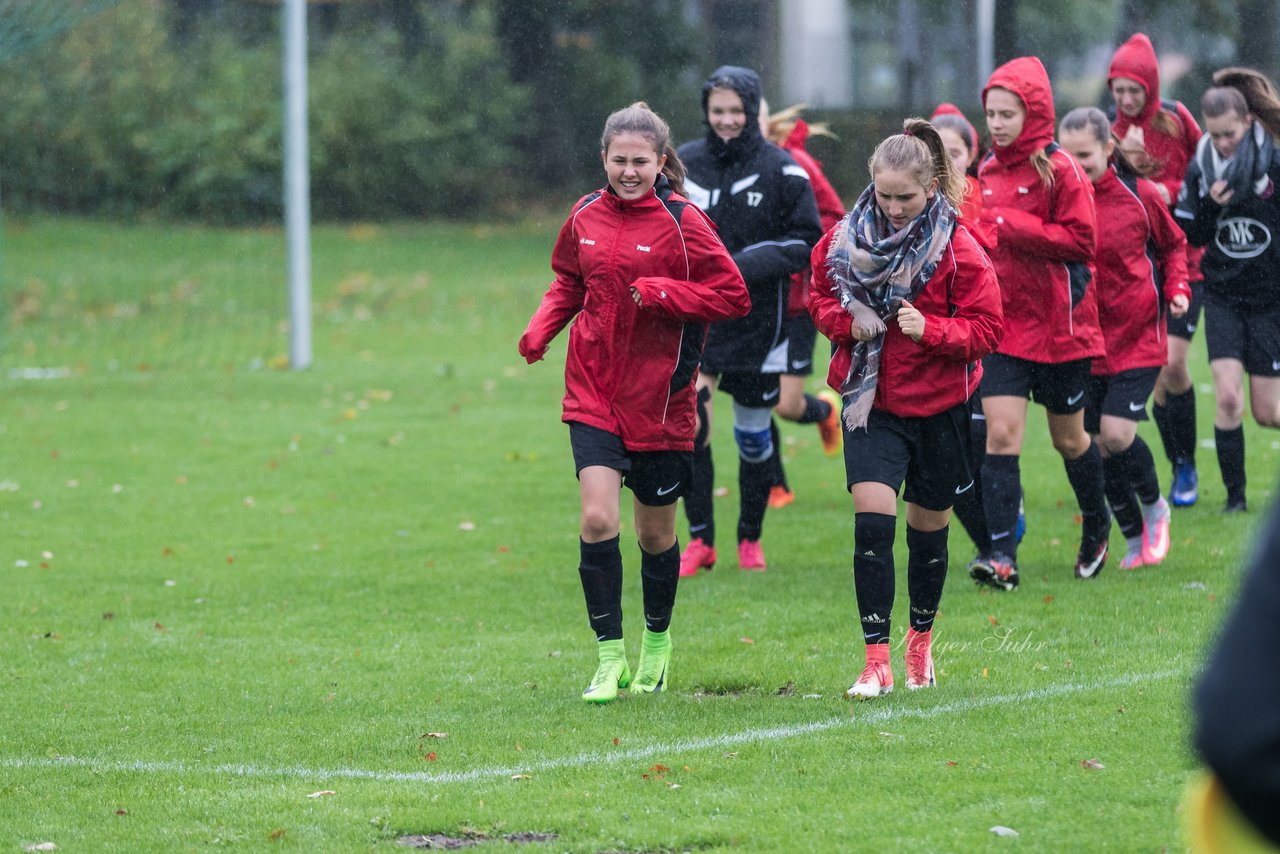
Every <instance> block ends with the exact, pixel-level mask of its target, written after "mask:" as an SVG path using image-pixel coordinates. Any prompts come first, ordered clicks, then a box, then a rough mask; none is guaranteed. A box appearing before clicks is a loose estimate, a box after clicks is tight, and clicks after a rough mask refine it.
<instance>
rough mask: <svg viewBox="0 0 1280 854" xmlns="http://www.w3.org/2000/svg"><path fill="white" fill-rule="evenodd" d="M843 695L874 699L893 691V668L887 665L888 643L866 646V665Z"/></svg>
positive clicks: (851, 697)
mask: <svg viewBox="0 0 1280 854" xmlns="http://www.w3.org/2000/svg"><path fill="white" fill-rule="evenodd" d="M844 693H845V696H846V697H849V698H850V699H852V700H874V699H875V698H876V697H883V696H884V695H885V694H892V693H893V670H891V669H890V667H889V645H888V644H887V643H877V644H872V645H871V646H869V647H867V666H866V667H865V668H863V670H862V675H861V676H859V677H858V681H857V682H854V683H853V687H851V688H850V689H849V690H848V691H845V692H844Z"/></svg>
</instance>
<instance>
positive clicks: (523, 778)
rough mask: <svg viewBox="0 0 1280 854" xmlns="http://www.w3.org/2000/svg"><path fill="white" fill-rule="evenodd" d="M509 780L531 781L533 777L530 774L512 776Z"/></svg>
mask: <svg viewBox="0 0 1280 854" xmlns="http://www.w3.org/2000/svg"><path fill="white" fill-rule="evenodd" d="M511 779H512V780H532V779H533V775H532V774H512V775H511Z"/></svg>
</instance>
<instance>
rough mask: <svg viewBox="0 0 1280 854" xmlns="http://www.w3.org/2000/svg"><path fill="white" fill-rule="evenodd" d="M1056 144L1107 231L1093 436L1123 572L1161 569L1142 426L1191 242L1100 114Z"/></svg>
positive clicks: (1162, 506)
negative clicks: (1102, 350)
mask: <svg viewBox="0 0 1280 854" xmlns="http://www.w3.org/2000/svg"><path fill="white" fill-rule="evenodd" d="M1058 139H1059V140H1060V141H1061V143H1062V147H1063V148H1064V149H1066V151H1067V152H1068V153H1069V154H1070V155H1071V156H1072V157H1074V158H1075V159H1076V160H1077V161H1078V162H1079V163H1080V166H1081V168H1083V169H1084V171H1085V174H1086V175H1088V176H1089V180H1090V181H1092V182H1093V198H1094V203H1095V204H1096V205H1097V210H1098V219H1099V221H1101V222H1105V223H1107V227H1106V228H1104V229H1099V230H1098V252H1097V255H1096V256H1095V258H1094V267H1095V270H1096V272H1097V291H1098V322H1099V324H1100V325H1101V326H1102V337H1103V340H1104V342H1105V344H1106V348H1107V354H1106V356H1104V357H1102V358H1098V359H1094V360H1093V366H1092V374H1093V375H1092V377H1091V379H1090V383H1089V391H1088V393H1087V394H1086V395H1085V400H1086V401H1087V403H1086V406H1085V412H1084V422H1085V429H1086V430H1088V431H1089V433H1090V434H1091V435H1092V436H1093V437H1094V441H1095V442H1096V443H1097V445H1098V449H1099V451H1100V452H1101V453H1102V470H1103V474H1104V475H1105V477H1106V487H1107V500H1108V502H1109V503H1110V505H1111V512H1112V514H1114V516H1115V519H1116V522H1117V523H1119V525H1120V532H1121V533H1122V534H1124V537H1125V540H1126V541H1127V542H1128V554H1126V555H1125V556H1124V558H1122V559H1121V561H1120V568H1121V569H1137V568H1138V567H1140V566H1154V565H1156V564H1159V563H1161V562H1163V561H1164V559H1165V557H1166V555H1168V553H1169V517H1170V513H1169V503H1168V502H1167V501H1165V499H1164V496H1163V495H1161V494H1160V479H1159V477H1158V476H1157V475H1156V464H1155V460H1154V459H1153V458H1152V456H1151V449H1150V448H1148V447H1147V443H1146V442H1144V441H1143V440H1142V437H1141V436H1139V435H1138V422H1139V421H1145V420H1147V398H1149V397H1150V396H1151V392H1152V390H1153V389H1154V388H1155V384H1156V376H1157V375H1158V374H1159V373H1160V367H1161V366H1162V365H1163V364H1164V363H1165V361H1166V360H1167V359H1168V354H1169V346H1168V344H1167V343H1166V342H1165V334H1166V333H1165V319H1164V318H1165V307H1166V306H1168V310H1169V313H1170V314H1172V315H1177V316H1181V315H1183V314H1185V313H1186V311H1187V306H1188V305H1189V304H1190V301H1191V288H1190V287H1189V286H1188V285H1187V239H1186V237H1185V236H1184V235H1183V233H1182V229H1180V228H1178V226H1177V224H1176V223H1175V222H1174V221H1173V215H1172V214H1170V213H1169V209H1168V207H1166V206H1165V203H1164V199H1163V198H1162V197H1161V196H1160V192H1159V191H1158V190H1157V189H1156V186H1155V184H1154V183H1152V182H1151V181H1148V180H1146V179H1144V178H1139V177H1138V176H1137V174H1135V173H1134V171H1133V167H1132V165H1130V163H1129V161H1128V159H1127V158H1125V156H1124V154H1123V152H1121V151H1119V150H1118V149H1117V148H1116V143H1115V139H1114V137H1112V135H1111V122H1109V121H1108V120H1107V117H1106V115H1105V114H1104V113H1103V112H1102V110H1099V109H1098V108H1097V107H1080V108H1078V109H1075V110H1072V111H1071V112H1069V113H1067V115H1066V116H1065V117H1063V119H1062V126H1061V129H1060V130H1059V132H1058Z"/></svg>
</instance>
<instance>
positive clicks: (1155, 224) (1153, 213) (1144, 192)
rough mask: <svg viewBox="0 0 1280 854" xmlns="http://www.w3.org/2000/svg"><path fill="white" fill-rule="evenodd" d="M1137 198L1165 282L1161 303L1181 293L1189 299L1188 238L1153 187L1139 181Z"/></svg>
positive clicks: (1169, 300)
mask: <svg viewBox="0 0 1280 854" xmlns="http://www.w3.org/2000/svg"><path fill="white" fill-rule="evenodd" d="M1138 198H1140V199H1141V200H1142V204H1143V207H1145V208H1146V209H1147V221H1148V222H1150V223H1151V240H1152V242H1154V243H1155V245H1156V256H1157V259H1156V260H1157V261H1158V262H1159V264H1160V277H1161V278H1162V279H1163V280H1164V301H1165V302H1166V303H1169V302H1173V298H1174V297H1176V296H1178V295H1179V294H1181V295H1182V296H1185V297H1187V298H1188V299H1190V298H1191V286H1190V285H1188V284H1187V236H1186V235H1185V234H1183V233H1182V229H1180V228H1178V224H1177V223H1176V222H1174V221H1173V214H1171V213H1169V209H1168V208H1167V207H1165V205H1164V199H1162V198H1160V194H1159V193H1158V192H1157V191H1156V189H1155V187H1154V186H1151V185H1148V183H1147V182H1145V181H1139V182H1138Z"/></svg>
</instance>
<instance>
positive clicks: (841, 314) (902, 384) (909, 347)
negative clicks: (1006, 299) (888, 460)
mask: <svg viewBox="0 0 1280 854" xmlns="http://www.w3.org/2000/svg"><path fill="white" fill-rule="evenodd" d="M833 232H834V230H833V231H828V232H827V233H826V235H824V236H823V238H822V240H821V241H820V242H819V243H818V245H817V246H816V247H814V250H813V256H812V257H813V287H812V288H811V289H810V291H809V313H810V314H811V315H813V322H814V325H815V326H817V327H818V330H819V331H820V332H822V334H823V335H825V336H827V338H829V339H831V343H833V344H835V345H836V347H835V352H834V353H833V354H832V355H831V365H830V367H829V368H828V370H827V384H828V385H829V386H831V387H832V388H834V389H836V390H837V391H839V390H840V384H841V383H842V382H844V379H845V377H847V376H848V375H849V363H850V362H851V361H852V357H853V347H854V345H855V344H856V343H857V342H856V341H854V339H853V337H852V336H851V335H850V334H849V325H850V320H851V319H852V318H851V317H850V315H849V312H847V311H845V309H844V308H843V307H842V306H841V305H840V298H839V296H838V295H837V293H836V291H835V286H834V283H833V282H832V281H831V279H830V278H829V277H828V275H827V253H828V252H829V251H830V246H831V241H832V236H833ZM912 304H913V305H914V306H915V307H916V308H918V309H919V310H920V313H921V314H923V315H924V316H925V325H924V336H923V337H922V338H921V339H920V340H919V341H912V340H911V339H910V338H909V337H907V335H905V334H904V333H903V331H902V330H901V329H900V328H899V327H898V321H897V320H896V319H890V320H889V321H887V325H888V329H886V330H885V333H884V349H883V350H881V353H880V373H879V375H878V377H877V381H876V399H875V403H874V404H873V406H874V407H875V408H876V409H880V410H882V411H884V412H888V413H890V414H892V415H897V416H899V417H903V418H921V417H924V416H928V415H937V414H938V413H939V412H945V411H946V410H948V409H950V408H951V407H953V406H955V405H957V404H960V403H964V402H965V401H966V400H968V399H969V397H970V396H971V395H972V394H973V392H974V391H975V390H976V389H977V388H978V381H979V380H980V379H982V363H981V362H978V361H977V360H978V359H981V358H982V357H983V356H985V355H987V354H988V353H991V352H994V351H995V348H996V345H997V344H998V343H999V342H1000V335H1001V332H1002V328H1003V318H1002V315H1001V309H1000V286H999V284H998V283H997V282H996V274H995V270H994V269H992V267H991V261H990V260H988V258H987V255H986V253H985V252H983V251H982V248H981V247H980V246H978V243H977V241H976V240H974V239H973V235H971V234H970V233H969V232H968V230H967V229H966V228H965V227H964V226H963V225H957V226H956V230H955V233H953V234H952V235H951V242H950V243H949V244H948V246H947V249H946V251H945V252H943V254H942V259H941V260H940V261H939V262H938V267H937V269H936V270H934V272H933V277H932V278H930V279H929V283H928V284H927V285H925V286H924V290H922V291H920V294H919V296H917V297H916V300H915V302H914V303H912Z"/></svg>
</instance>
